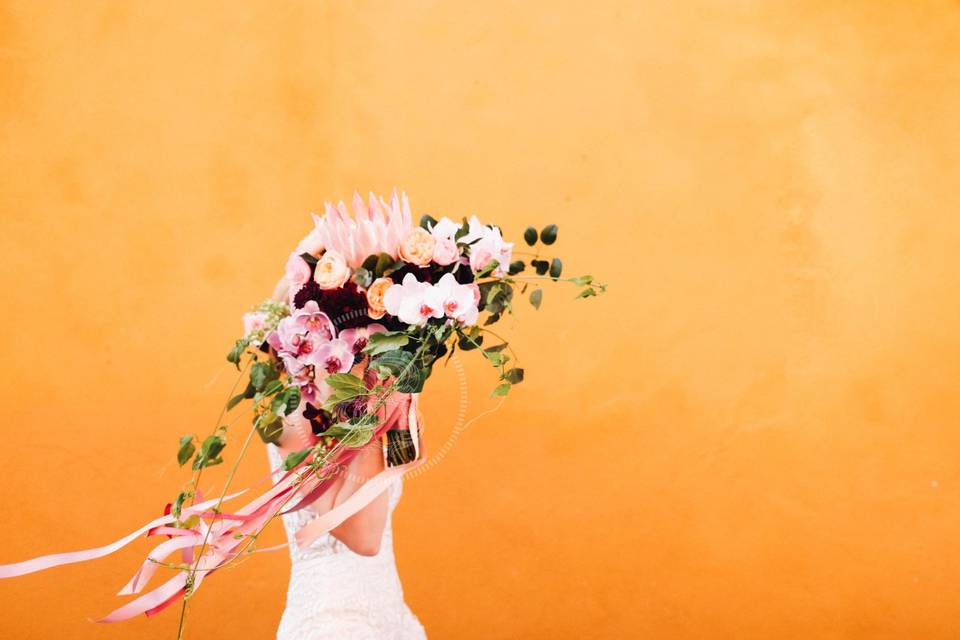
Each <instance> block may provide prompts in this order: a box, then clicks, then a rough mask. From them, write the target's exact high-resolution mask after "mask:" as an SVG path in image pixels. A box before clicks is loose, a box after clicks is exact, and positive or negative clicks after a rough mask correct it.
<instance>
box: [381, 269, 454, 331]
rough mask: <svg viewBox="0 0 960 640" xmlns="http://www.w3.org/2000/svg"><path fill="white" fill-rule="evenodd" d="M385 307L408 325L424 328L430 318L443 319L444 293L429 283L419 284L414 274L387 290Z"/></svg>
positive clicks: (384, 300) (384, 297) (406, 276)
mask: <svg viewBox="0 0 960 640" xmlns="http://www.w3.org/2000/svg"><path fill="white" fill-rule="evenodd" d="M383 305H384V307H386V309H387V312H388V313H390V314H391V315H394V316H396V317H397V318H399V319H400V321H401V322H406V323H407V324H414V325H418V326H423V325H425V324H426V323H427V320H429V319H430V318H442V317H443V297H442V293H441V292H440V291H439V290H438V289H437V288H436V287H432V286H430V284H429V283H427V282H419V281H418V280H417V278H416V276H414V275H413V274H412V273H408V274H407V275H405V276H404V277H403V282H402V283H401V284H395V285H393V286H392V287H390V288H389V289H387V292H386V293H385V294H384V296H383Z"/></svg>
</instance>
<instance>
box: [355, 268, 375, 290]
mask: <svg viewBox="0 0 960 640" xmlns="http://www.w3.org/2000/svg"><path fill="white" fill-rule="evenodd" d="M351 280H353V281H354V283H356V285H357V286H358V287H362V288H364V289H366V288H367V287H369V286H370V283H371V282H373V274H372V273H370V272H369V271H367V270H366V269H364V268H363V267H359V268H358V269H357V270H356V271H354V272H353V277H352V278H351Z"/></svg>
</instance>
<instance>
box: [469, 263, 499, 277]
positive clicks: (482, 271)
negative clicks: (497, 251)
mask: <svg viewBox="0 0 960 640" xmlns="http://www.w3.org/2000/svg"><path fill="white" fill-rule="evenodd" d="M499 266H500V263H499V262H497V261H496V260H491V261H490V262H488V263H487V266H485V267H484V268H483V269H480V271H477V273H476V274H475V275H474V277H475V278H483V277H485V276H488V275H490V274H491V273H493V271H494V269H496V268H497V267H499Z"/></svg>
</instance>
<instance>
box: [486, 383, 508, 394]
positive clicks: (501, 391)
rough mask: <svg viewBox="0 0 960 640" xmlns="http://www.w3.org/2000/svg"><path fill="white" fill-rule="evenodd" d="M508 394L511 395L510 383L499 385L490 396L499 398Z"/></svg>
mask: <svg viewBox="0 0 960 640" xmlns="http://www.w3.org/2000/svg"><path fill="white" fill-rule="evenodd" d="M508 393H510V383H509V382H504V383H502V384H498V385H497V387H496V389H494V390H493V393H491V394H490V395H491V396H493V397H497V396H505V395H507V394H508Z"/></svg>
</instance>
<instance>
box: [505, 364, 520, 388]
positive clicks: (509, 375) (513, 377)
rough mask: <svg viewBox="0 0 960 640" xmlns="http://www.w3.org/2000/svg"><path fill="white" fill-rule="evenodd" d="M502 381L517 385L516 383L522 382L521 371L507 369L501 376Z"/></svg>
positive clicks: (515, 368)
mask: <svg viewBox="0 0 960 640" xmlns="http://www.w3.org/2000/svg"><path fill="white" fill-rule="evenodd" d="M503 379H504V380H506V381H507V382H509V383H510V384H517V383H518V382H523V369H521V368H519V367H514V368H513V369H508V370H507V371H506V373H504V374H503Z"/></svg>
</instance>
